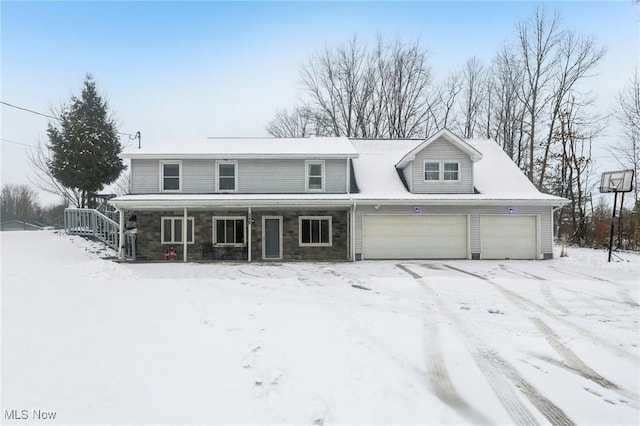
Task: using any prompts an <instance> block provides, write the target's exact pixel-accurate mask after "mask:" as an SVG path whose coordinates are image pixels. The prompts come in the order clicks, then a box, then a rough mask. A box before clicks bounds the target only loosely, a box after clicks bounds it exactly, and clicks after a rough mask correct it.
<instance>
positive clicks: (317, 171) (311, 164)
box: [305, 161, 324, 191]
mask: <svg viewBox="0 0 640 426" xmlns="http://www.w3.org/2000/svg"><path fill="white" fill-rule="evenodd" d="M305 166H306V176H305V182H306V188H305V189H306V190H307V191H324V161H306V162H305Z"/></svg>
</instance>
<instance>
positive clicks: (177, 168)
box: [160, 161, 182, 191]
mask: <svg viewBox="0 0 640 426" xmlns="http://www.w3.org/2000/svg"><path fill="white" fill-rule="evenodd" d="M181 177H182V163H181V162H180V161H161V162H160V188H161V190H162V191H180V190H181V189H182V186H181Z"/></svg>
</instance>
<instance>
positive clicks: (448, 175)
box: [424, 161, 460, 182]
mask: <svg viewBox="0 0 640 426" xmlns="http://www.w3.org/2000/svg"><path fill="white" fill-rule="evenodd" d="M424 180H425V182H459V181H460V163H459V162H457V161H425V162H424Z"/></svg>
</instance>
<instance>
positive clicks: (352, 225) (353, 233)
mask: <svg viewBox="0 0 640 426" xmlns="http://www.w3.org/2000/svg"><path fill="white" fill-rule="evenodd" d="M350 219H351V221H350V222H351V223H350V228H351V234H350V235H349V237H350V241H351V247H350V248H351V253H350V254H351V259H350V260H351V261H352V262H355V260H356V203H355V201H354V202H353V206H352V207H351V218H350Z"/></svg>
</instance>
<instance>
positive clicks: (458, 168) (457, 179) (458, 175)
mask: <svg viewBox="0 0 640 426" xmlns="http://www.w3.org/2000/svg"><path fill="white" fill-rule="evenodd" d="M447 164H455V165H456V166H457V169H456V179H446V175H445V167H444V166H445V165H447ZM442 181H443V182H460V162H459V161H443V162H442Z"/></svg>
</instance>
